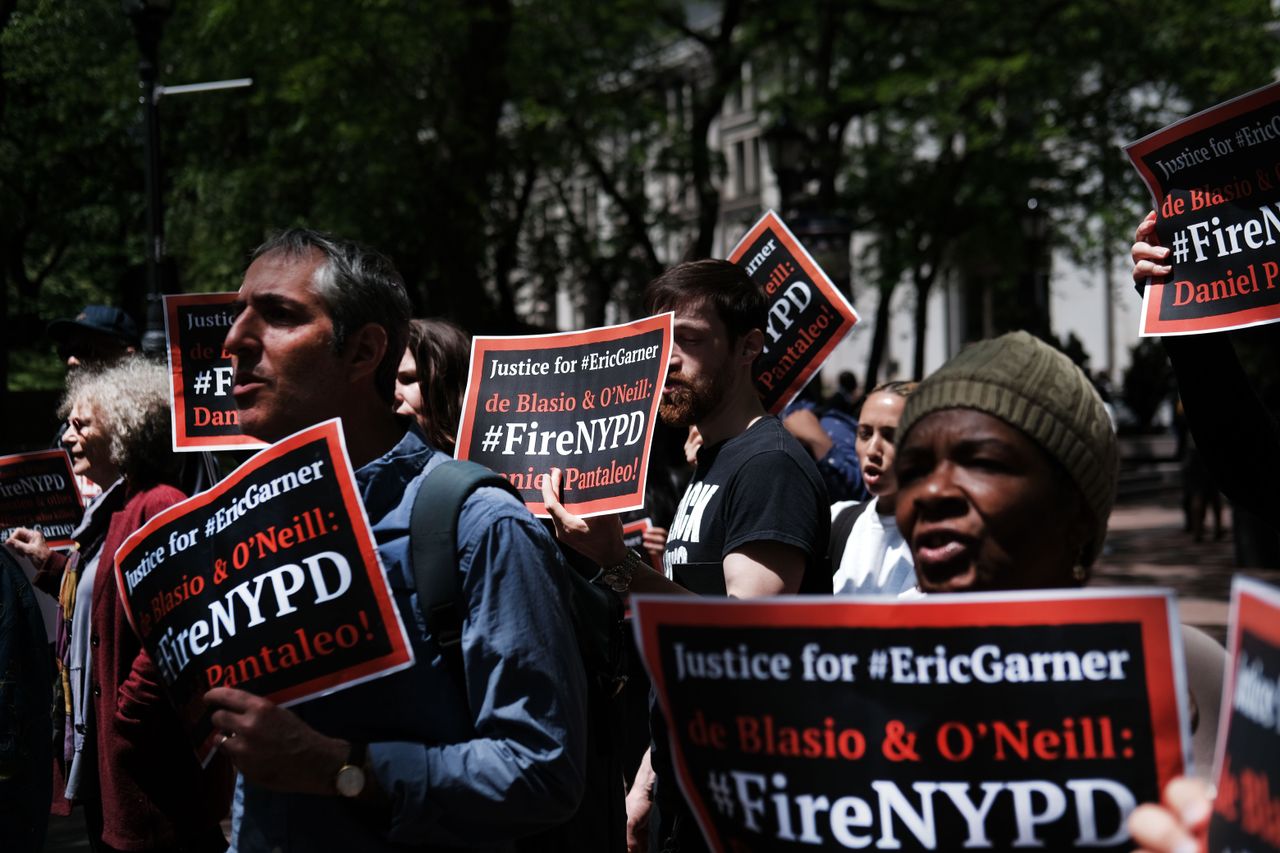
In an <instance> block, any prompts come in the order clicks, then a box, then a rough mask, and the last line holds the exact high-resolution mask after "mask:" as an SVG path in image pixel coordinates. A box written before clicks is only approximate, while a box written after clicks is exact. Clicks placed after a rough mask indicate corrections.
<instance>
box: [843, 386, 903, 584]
mask: <svg viewBox="0 0 1280 853" xmlns="http://www.w3.org/2000/svg"><path fill="white" fill-rule="evenodd" d="M915 387H916V383H914V382H886V383H884V384H883V385H878V386H876V387H875V388H874V389H872V391H871V393H870V394H868V395H867V398H866V400H865V401H864V402H863V404H862V412H861V413H860V414H859V416H858V437H857V443H856V448H857V452H858V465H859V467H860V468H861V469H862V482H863V483H864V484H865V485H866V487H867V491H868V492H870V493H871V500H870V501H867V502H865V503H857V502H856V501H841V502H840V503H836V504H833V505H832V507H831V565H832V566H833V567H834V568H835V574H834V576H833V578H832V580H833V587H834V590H835V592H836V594H837V595H841V594H843V595H871V594H881V595H900V594H902V593H904V592H907V591H908V590H912V589H914V588H915V585H916V575H915V567H914V565H913V564H912V562H911V549H910V548H909V547H908V546H907V543H906V542H904V541H903V539H902V536H901V534H899V533H898V525H897V523H896V522H895V521H894V519H893V513H894V509H895V508H896V506H897V495H898V481H897V478H896V477H895V476H894V473H893V459H894V438H895V433H896V432H897V428H898V419H899V418H900V417H901V416H902V408H903V406H904V405H905V404H906V401H907V397H908V396H910V394H911V392H912V391H914V390H915Z"/></svg>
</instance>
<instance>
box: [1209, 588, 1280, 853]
mask: <svg viewBox="0 0 1280 853" xmlns="http://www.w3.org/2000/svg"><path fill="white" fill-rule="evenodd" d="M1229 634H1230V635H1229V638H1228V641H1229V643H1230V647H1231V664H1230V667H1229V668H1228V670H1227V678H1226V684H1225V685H1224V689H1223V691H1222V714H1221V716H1220V717H1219V719H1220V720H1222V721H1223V722H1222V723H1220V724H1219V725H1220V727H1219V730H1218V747H1217V750H1216V753H1215V754H1216V755H1217V767H1216V768H1215V769H1214V774H1213V775H1214V779H1215V780H1216V782H1217V786H1218V795H1217V796H1216V797H1215V798H1214V800H1213V815H1212V817H1210V819H1209V850H1211V851H1231V850H1250V851H1254V853H1264V851H1268V850H1270V851H1277V850H1280V589H1276V588H1275V587H1271V586H1267V585H1266V584H1262V583H1258V582H1257V581H1254V580H1249V579H1248V578H1242V577H1237V578H1236V579H1235V581H1234V582H1233V583H1232V585H1231V620H1230V632H1229ZM1273 786H1274V787H1273Z"/></svg>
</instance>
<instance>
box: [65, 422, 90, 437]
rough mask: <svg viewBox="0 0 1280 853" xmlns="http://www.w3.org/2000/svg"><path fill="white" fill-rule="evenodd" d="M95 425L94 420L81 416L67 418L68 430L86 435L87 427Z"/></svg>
mask: <svg viewBox="0 0 1280 853" xmlns="http://www.w3.org/2000/svg"><path fill="white" fill-rule="evenodd" d="M91 426H93V421H82V420H80V418H67V427H68V429H67V432H75V433H77V434H79V435H84V431H85V427H91Z"/></svg>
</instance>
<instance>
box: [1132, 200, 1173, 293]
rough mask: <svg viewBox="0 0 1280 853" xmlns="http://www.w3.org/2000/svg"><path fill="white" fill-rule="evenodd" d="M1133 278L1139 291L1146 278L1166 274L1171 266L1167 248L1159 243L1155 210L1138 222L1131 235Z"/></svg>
mask: <svg viewBox="0 0 1280 853" xmlns="http://www.w3.org/2000/svg"><path fill="white" fill-rule="evenodd" d="M1131 253H1132V255H1133V280H1134V282H1135V283H1136V284H1137V285H1138V288H1139V292H1141V288H1142V287H1144V286H1145V285H1146V283H1147V280H1148V279H1151V278H1156V277H1159V276H1162V275H1168V274H1169V273H1170V272H1171V271H1172V270H1173V267H1171V266H1169V265H1168V260H1169V250H1168V249H1167V248H1166V247H1164V246H1161V245H1160V235H1159V234H1157V233H1156V212H1155V211H1154V210H1153V211H1151V212H1149V213H1148V214H1147V215H1146V216H1145V217H1143V220H1142V221H1141V222H1139V223H1138V230H1137V231H1136V232H1134V235H1133V249H1132V250H1131Z"/></svg>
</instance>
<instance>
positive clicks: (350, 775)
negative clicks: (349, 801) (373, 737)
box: [333, 741, 369, 797]
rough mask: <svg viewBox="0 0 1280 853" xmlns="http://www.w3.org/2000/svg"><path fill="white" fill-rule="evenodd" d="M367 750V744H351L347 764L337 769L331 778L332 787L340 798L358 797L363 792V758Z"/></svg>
mask: <svg viewBox="0 0 1280 853" xmlns="http://www.w3.org/2000/svg"><path fill="white" fill-rule="evenodd" d="M368 749H369V747H368V745H367V744H363V743H357V742H354V741H353V742H352V744H351V751H350V752H349V753H347V763H346V764H344V765H342V766H341V767H339V768H338V774H337V775H336V776H334V777H333V787H335V788H337V789H338V793H339V794H341V795H342V796H344V797H358V796H360V794H361V792H362V791H364V782H365V779H364V756H365V753H366V752H367V751H368Z"/></svg>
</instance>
